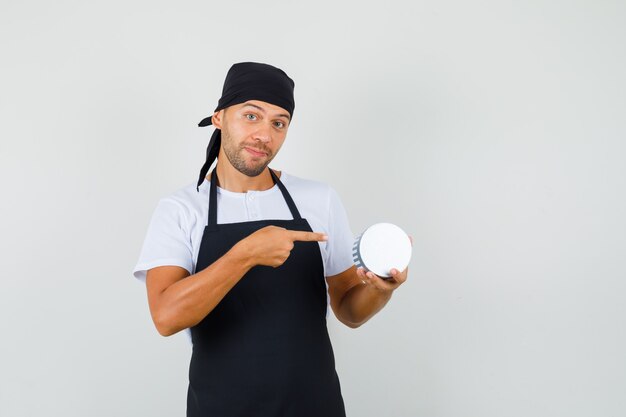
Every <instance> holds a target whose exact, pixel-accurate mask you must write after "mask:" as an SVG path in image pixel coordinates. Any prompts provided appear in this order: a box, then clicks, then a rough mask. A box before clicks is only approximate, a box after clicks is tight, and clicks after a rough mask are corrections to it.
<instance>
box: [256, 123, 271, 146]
mask: <svg viewBox="0 0 626 417" xmlns="http://www.w3.org/2000/svg"><path fill="white" fill-rule="evenodd" d="M253 137H254V139H255V140H260V141H261V142H265V143H267V142H269V141H270V140H271V139H272V126H271V124H269V123H267V124H266V123H263V124H261V125H260V126H259V128H258V129H257V130H256V131H255V132H254V135H253Z"/></svg>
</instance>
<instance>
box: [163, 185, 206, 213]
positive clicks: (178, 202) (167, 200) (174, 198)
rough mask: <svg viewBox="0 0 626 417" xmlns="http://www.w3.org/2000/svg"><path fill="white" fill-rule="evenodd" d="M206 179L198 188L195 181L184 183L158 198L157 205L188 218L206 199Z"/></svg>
mask: <svg viewBox="0 0 626 417" xmlns="http://www.w3.org/2000/svg"><path fill="white" fill-rule="evenodd" d="M208 184H209V183H208V181H205V182H204V183H203V184H202V185H201V186H200V190H199V191H198V190H196V184H195V183H189V184H186V185H184V186H182V187H180V188H178V189H176V190H174V191H172V192H170V193H168V194H165V195H163V196H162V197H161V198H160V199H159V207H160V208H161V209H162V210H166V211H169V212H177V213H178V214H179V215H181V216H184V217H186V218H187V219H190V218H192V217H194V214H195V213H196V212H198V211H200V210H201V209H202V207H203V203H204V200H205V199H206V194H207V192H208V191H207V189H208Z"/></svg>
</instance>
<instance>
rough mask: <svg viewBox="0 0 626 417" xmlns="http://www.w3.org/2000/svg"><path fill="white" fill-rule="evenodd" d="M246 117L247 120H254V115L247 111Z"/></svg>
mask: <svg viewBox="0 0 626 417" xmlns="http://www.w3.org/2000/svg"><path fill="white" fill-rule="evenodd" d="M246 119H248V120H256V116H255V115H254V114H250V113H248V114H246Z"/></svg>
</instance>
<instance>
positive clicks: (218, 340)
mask: <svg viewBox="0 0 626 417" xmlns="http://www.w3.org/2000/svg"><path fill="white" fill-rule="evenodd" d="M293 89H294V82H293V80H292V79H291V78H289V77H288V76H287V74H285V73H284V72H283V71H282V70H280V69H278V68H276V67H273V66H271V65H267V64H260V63H253V62H245V63H238V64H235V65H233V66H232V67H231V69H230V70H229V72H228V75H227V77H226V81H225V83H224V89H223V92H222V98H221V99H220V101H219V103H218V106H217V108H216V109H215V111H214V113H213V115H212V116H210V117H207V118H206V119H204V120H203V121H201V122H200V126H207V125H210V124H212V125H213V126H214V127H215V128H216V130H215V131H214V133H213V136H212V138H211V141H210V143H209V146H208V148H207V159H206V162H205V164H204V166H203V167H202V170H201V173H200V178H199V180H198V183H197V185H196V187H192V186H191V185H190V186H187V187H185V188H183V189H181V190H179V191H177V192H176V193H174V194H172V195H171V196H169V197H167V198H164V199H161V200H160V202H159V205H158V207H157V209H156V211H155V213H154V214H153V217H152V220H151V222H150V226H149V229H148V234H147V236H146V240H145V242H144V246H143V248H142V254H141V256H140V259H139V262H138V263H137V266H136V267H135V270H134V274H135V276H136V277H138V278H142V279H143V278H144V277H145V280H146V285H147V291H148V302H149V306H150V313H151V315H152V318H153V321H154V323H155V326H156V328H157V330H158V331H159V333H160V334H162V335H163V336H169V335H172V334H174V333H177V332H179V331H180V330H184V329H187V330H188V331H190V333H191V338H192V342H193V353H192V358H191V363H190V367H189V388H188V396H187V415H188V416H194V417H195V416H247V417H250V416H298V417H304V416H326V417H334V416H345V411H344V404H343V399H342V396H341V390H340V385H339V379H338V377H337V374H336V371H335V363H334V356H333V351H332V347H331V344H330V339H329V337H328V331H327V327H326V314H327V305H328V301H330V306H331V308H332V310H333V311H334V313H335V315H336V316H337V318H338V319H339V320H340V321H341V322H342V323H344V324H346V325H347V326H349V327H352V328H356V327H358V326H360V325H362V324H363V323H365V322H366V321H367V320H368V319H369V318H371V317H372V316H373V315H374V314H376V313H377V312H378V311H379V310H380V309H381V308H382V307H383V306H384V305H385V304H386V303H387V301H388V300H389V299H390V297H391V294H392V292H393V291H394V290H395V289H396V288H397V287H398V286H399V285H401V284H402V283H403V282H404V281H405V280H406V278H407V270H406V269H405V270H404V271H402V272H400V271H397V270H392V278H391V279H389V280H383V279H381V278H379V277H377V276H375V275H374V274H372V273H370V272H367V273H366V272H364V271H363V270H360V269H359V270H357V269H356V268H355V266H354V265H353V262H352V253H351V251H352V242H353V236H352V233H351V232H350V228H349V225H348V221H347V217H346V215H345V210H344V209H343V206H342V204H341V202H340V200H339V197H338V196H337V194H336V193H335V192H334V190H333V189H332V188H331V187H329V186H327V185H325V184H323V183H320V182H316V181H310V180H304V179H301V178H298V177H295V176H292V175H289V174H286V173H284V172H283V173H281V172H279V171H274V170H272V169H270V168H269V167H268V164H269V163H270V162H271V161H272V159H273V158H274V157H275V156H276V154H277V153H278V151H279V150H280V147H281V146H282V144H283V142H284V141H285V138H286V135H287V130H288V128H289V125H290V123H291V120H292V118H293V112H294V108H295V102H294V98H293ZM216 157H217V165H216V167H215V169H214V170H213V171H212V172H211V174H210V175H207V173H208V171H209V168H210V166H211V165H212V163H213V162H214V159H215V158H216Z"/></svg>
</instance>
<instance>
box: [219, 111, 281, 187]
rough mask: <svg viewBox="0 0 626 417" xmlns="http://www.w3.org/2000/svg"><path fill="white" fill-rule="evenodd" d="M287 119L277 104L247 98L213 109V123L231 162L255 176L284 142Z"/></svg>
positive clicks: (246, 173)
mask: <svg viewBox="0 0 626 417" xmlns="http://www.w3.org/2000/svg"><path fill="white" fill-rule="evenodd" d="M289 119H290V117H289V113H288V112H287V111H286V110H285V109H283V108H281V107H278V106H275V105H273V104H270V103H266V102H264V101H259V100H249V101H246V102H245V103H241V104H236V105H234V106H230V107H228V108H226V109H224V110H220V111H218V112H216V113H215V114H214V115H213V125H214V126H215V127H217V128H219V129H221V130H222V147H223V148H224V153H225V154H226V157H227V158H228V161H229V162H230V163H231V165H232V166H233V167H235V169H237V170H238V171H239V172H241V173H243V174H245V175H247V176H249V177H256V176H257V175H259V174H261V173H262V172H263V170H265V167H267V165H268V164H269V163H270V162H271V161H272V159H274V157H275V156H276V154H277V153H278V151H279V149H280V147H281V146H282V144H283V142H284V141H285V137H286V136H287V128H288V127H289V121H290V120H289Z"/></svg>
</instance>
